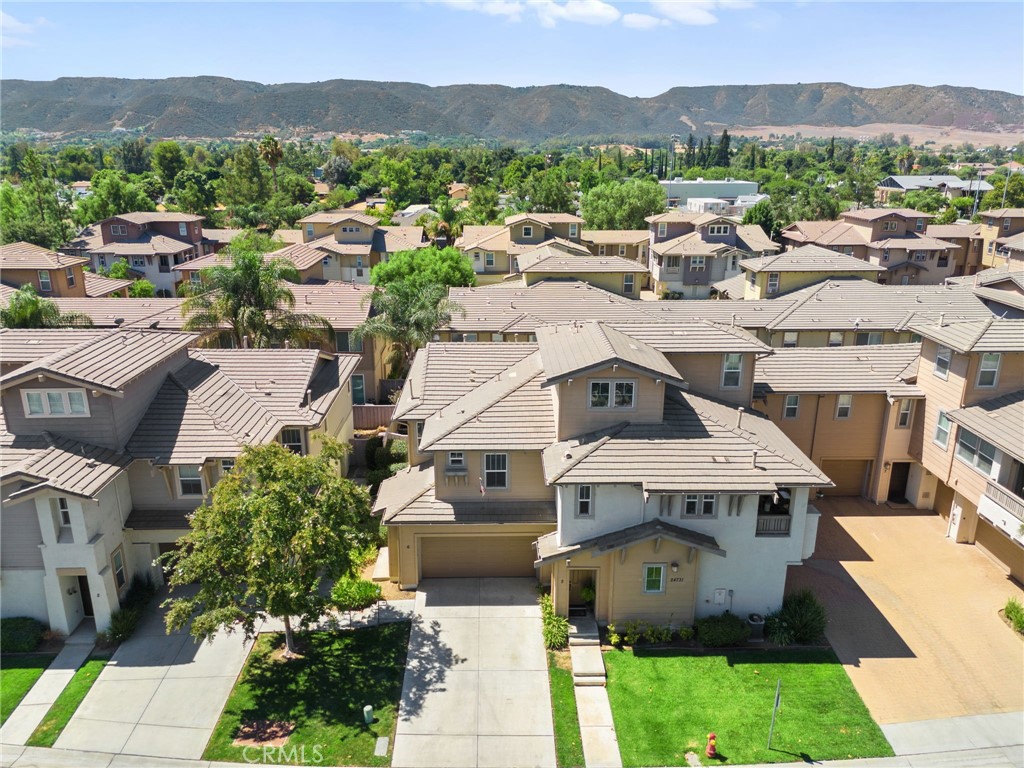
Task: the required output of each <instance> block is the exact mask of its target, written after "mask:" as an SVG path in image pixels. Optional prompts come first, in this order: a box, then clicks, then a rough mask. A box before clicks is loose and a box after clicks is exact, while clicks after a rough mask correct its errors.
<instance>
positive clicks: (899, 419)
mask: <svg viewBox="0 0 1024 768" xmlns="http://www.w3.org/2000/svg"><path fill="white" fill-rule="evenodd" d="M913 418H914V401H913V400H909V399H907V398H904V399H902V400H900V410H899V413H898V414H897V415H896V426H897V427H898V428H899V429H906V428H907V427H909V426H910V422H911V421H912V420H913Z"/></svg>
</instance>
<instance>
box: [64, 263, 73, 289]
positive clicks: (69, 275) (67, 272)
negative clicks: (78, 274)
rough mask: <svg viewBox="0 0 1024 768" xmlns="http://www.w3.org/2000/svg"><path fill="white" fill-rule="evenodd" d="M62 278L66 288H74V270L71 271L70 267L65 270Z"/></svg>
mask: <svg viewBox="0 0 1024 768" xmlns="http://www.w3.org/2000/svg"><path fill="white" fill-rule="evenodd" d="M64 278H65V279H66V280H67V281H68V287H69V288H74V287H75V270H73V269H72V268H71V267H68V268H67V269H65V270H64Z"/></svg>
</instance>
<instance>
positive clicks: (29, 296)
mask: <svg viewBox="0 0 1024 768" xmlns="http://www.w3.org/2000/svg"><path fill="white" fill-rule="evenodd" d="M0 325H3V327H4V328H88V327H89V326H91V325H92V320H91V319H90V318H89V316H88V315H83V314H81V313H80V312H61V311H60V308H59V307H58V306H57V305H56V303H54V302H53V301H51V300H50V299H46V298H43V297H42V296H40V295H39V294H38V293H36V289H35V287H33V286H32V285H31V284H26V285H23V286H21V288H19V289H18V290H17V291H15V292H14V293H12V294H11V298H10V300H9V301H8V302H7V306H6V307H4V308H2V309H0Z"/></svg>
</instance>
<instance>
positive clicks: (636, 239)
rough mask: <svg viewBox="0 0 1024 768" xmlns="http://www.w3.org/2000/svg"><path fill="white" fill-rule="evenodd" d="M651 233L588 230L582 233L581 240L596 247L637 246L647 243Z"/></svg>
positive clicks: (645, 231) (625, 230) (641, 231)
mask: <svg viewBox="0 0 1024 768" xmlns="http://www.w3.org/2000/svg"><path fill="white" fill-rule="evenodd" d="M650 236H651V233H650V231H649V230H646V229H587V230H584V231H583V232H581V233H580V240H582V241H583V242H587V243H594V244H596V245H609V244H611V245H616V244H618V243H625V244H627V245H635V244H636V243H646V242H647V240H648V239H649V238H650Z"/></svg>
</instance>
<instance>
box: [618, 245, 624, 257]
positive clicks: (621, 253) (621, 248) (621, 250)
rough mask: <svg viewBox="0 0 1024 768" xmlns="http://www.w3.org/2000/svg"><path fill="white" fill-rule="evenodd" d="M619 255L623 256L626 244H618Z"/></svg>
mask: <svg viewBox="0 0 1024 768" xmlns="http://www.w3.org/2000/svg"><path fill="white" fill-rule="evenodd" d="M619 256H620V257H622V258H625V256H626V246H624V245H620V246H619Z"/></svg>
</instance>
